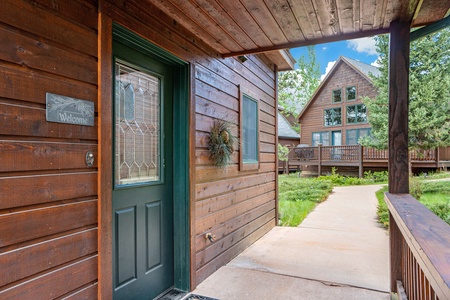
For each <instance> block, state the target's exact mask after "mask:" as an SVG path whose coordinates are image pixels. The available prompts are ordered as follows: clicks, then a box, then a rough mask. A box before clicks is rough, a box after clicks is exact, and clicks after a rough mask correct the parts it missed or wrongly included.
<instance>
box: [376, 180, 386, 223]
mask: <svg viewBox="0 0 450 300" xmlns="http://www.w3.org/2000/svg"><path fill="white" fill-rule="evenodd" d="M387 191H388V187H387V186H385V187H383V188H382V189H381V190H379V191H377V192H376V193H375V194H376V196H377V200H378V210H377V215H378V223H381V224H382V225H383V226H384V227H385V228H388V227H389V210H388V207H387V205H386V202H385V201H384V193H386V192H387Z"/></svg>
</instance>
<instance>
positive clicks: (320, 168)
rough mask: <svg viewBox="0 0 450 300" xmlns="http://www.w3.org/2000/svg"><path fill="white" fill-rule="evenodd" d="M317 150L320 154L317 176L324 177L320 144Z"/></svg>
mask: <svg viewBox="0 0 450 300" xmlns="http://www.w3.org/2000/svg"><path fill="white" fill-rule="evenodd" d="M317 150H318V152H319V157H318V159H319V161H318V163H317V176H321V175H322V144H319V145H318V147H317Z"/></svg>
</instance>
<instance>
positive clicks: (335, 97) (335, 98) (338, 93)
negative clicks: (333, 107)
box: [331, 89, 342, 103]
mask: <svg viewBox="0 0 450 300" xmlns="http://www.w3.org/2000/svg"><path fill="white" fill-rule="evenodd" d="M331 98H332V99H331V102H333V103H338V102H342V90H341V89H339V90H334V91H332V92H331Z"/></svg>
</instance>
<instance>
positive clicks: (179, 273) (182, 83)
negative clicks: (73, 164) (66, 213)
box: [98, 12, 192, 299]
mask: <svg viewBox="0 0 450 300" xmlns="http://www.w3.org/2000/svg"><path fill="white" fill-rule="evenodd" d="M113 36H114V38H115V39H118V40H120V41H121V42H124V43H128V44H130V45H134V46H137V47H138V48H140V50H141V51H144V52H146V53H147V54H149V55H152V56H156V57H158V59H159V60H161V61H163V62H164V63H166V64H168V65H170V66H171V67H172V68H175V69H177V71H176V72H174V91H175V93H174V95H173V97H174V103H175V105H174V111H173V114H174V115H173V119H174V126H173V130H174V141H177V142H176V143H173V147H174V149H173V152H174V166H176V168H177V176H174V178H173V184H174V186H176V187H177V189H174V194H173V199H174V215H173V217H174V220H177V222H174V286H175V288H178V289H181V290H185V291H189V290H190V287H191V282H190V276H191V274H190V269H191V253H190V243H191V240H190V222H191V219H190V210H191V207H190V195H191V193H192V191H191V189H190V178H189V171H190V144H191V140H190V136H189V128H190V127H189V126H190V125H191V124H190V121H191V120H190V115H191V114H190V108H191V106H192V105H191V104H190V101H192V100H191V99H190V90H189V86H190V76H189V71H190V66H189V64H188V63H187V62H185V61H183V60H181V59H179V58H178V57H176V56H174V55H172V54H170V53H168V52H166V51H164V50H163V49H161V48H159V47H158V46H156V45H154V44H152V43H151V42H150V41H147V40H144V39H143V38H141V37H140V36H138V35H137V34H135V33H133V32H131V31H130V30H128V29H126V28H125V27H122V26H120V25H117V24H115V23H113V20H112V18H110V17H109V16H107V15H105V14H104V13H102V12H100V13H99V49H98V52H99V63H98V65H99V69H98V72H99V74H98V78H99V88H98V99H99V108H98V111H99V117H98V132H99V170H98V172H99V175H98V186H99V199H98V203H99V204H98V229H99V231H98V268H99V269H98V284H99V288H98V298H99V299H112V295H113V281H112V278H113V277H112V276H113V270H112V260H113V255H112V238H113V237H112V190H113V173H112V161H113V154H112V151H111V142H112V141H113V130H112V120H113V115H112V105H113V103H112V99H113V96H114V95H113V90H112V88H113V80H114V77H113V51H112V50H113V49H112V41H113ZM180 175H181V176H180Z"/></svg>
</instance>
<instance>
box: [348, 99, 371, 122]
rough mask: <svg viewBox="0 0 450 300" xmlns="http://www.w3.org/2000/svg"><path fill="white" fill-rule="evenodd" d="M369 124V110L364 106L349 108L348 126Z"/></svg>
mask: <svg viewBox="0 0 450 300" xmlns="http://www.w3.org/2000/svg"><path fill="white" fill-rule="evenodd" d="M359 123H367V110H366V106H365V105H364V104H358V105H351V106H347V124H359Z"/></svg>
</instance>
